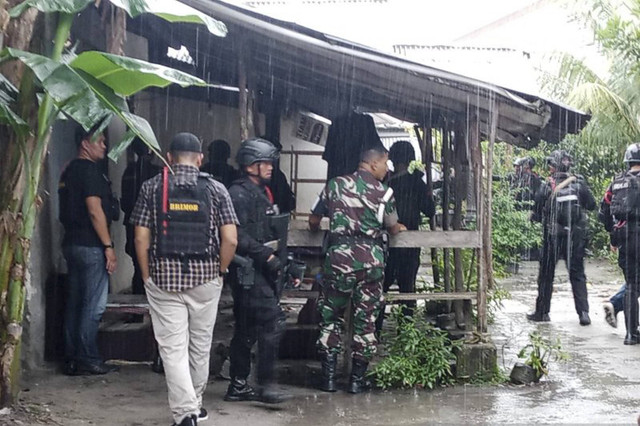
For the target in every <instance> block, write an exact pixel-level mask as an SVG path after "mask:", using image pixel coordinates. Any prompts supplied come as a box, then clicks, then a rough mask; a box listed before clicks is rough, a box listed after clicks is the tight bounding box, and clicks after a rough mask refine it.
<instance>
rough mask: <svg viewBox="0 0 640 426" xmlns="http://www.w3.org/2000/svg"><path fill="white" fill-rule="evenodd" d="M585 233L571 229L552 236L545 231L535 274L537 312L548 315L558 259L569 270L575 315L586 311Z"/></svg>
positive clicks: (587, 306) (587, 308)
mask: <svg viewBox="0 0 640 426" xmlns="http://www.w3.org/2000/svg"><path fill="white" fill-rule="evenodd" d="M585 245H586V236H585V231H584V230H583V229H581V228H573V229H572V230H570V231H569V232H567V233H565V234H561V235H553V234H551V233H549V232H547V231H546V230H545V234H544V241H543V243H542V253H541V255H540V270H539V271H538V298H537V299H536V312H537V313H539V314H548V313H549V309H550V308H551V294H552V293H553V279H554V278H555V273H556V265H557V263H558V260H560V259H564V261H565V263H566V265H567V269H568V270H569V280H570V281H571V290H572V291H573V301H574V304H575V308H576V312H577V313H578V315H580V312H589V302H588V301H587V277H586V276H585V274H584V253H585Z"/></svg>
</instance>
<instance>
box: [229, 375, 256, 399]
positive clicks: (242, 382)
mask: <svg viewBox="0 0 640 426" xmlns="http://www.w3.org/2000/svg"><path fill="white" fill-rule="evenodd" d="M224 400H225V401H257V400H258V394H257V393H256V391H255V390H253V388H252V387H251V386H249V384H248V383H247V379H241V378H239V377H234V378H233V379H231V383H229V387H228V388H227V393H226V394H225V395H224Z"/></svg>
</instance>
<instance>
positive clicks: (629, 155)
mask: <svg viewBox="0 0 640 426" xmlns="http://www.w3.org/2000/svg"><path fill="white" fill-rule="evenodd" d="M624 162H625V163H627V164H633V163H640V143H632V144H631V145H629V146H628V147H627V150H626V151H625V152H624Z"/></svg>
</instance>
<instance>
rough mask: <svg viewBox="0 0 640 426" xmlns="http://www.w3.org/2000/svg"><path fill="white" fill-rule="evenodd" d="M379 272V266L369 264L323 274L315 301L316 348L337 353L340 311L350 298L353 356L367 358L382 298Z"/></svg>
mask: <svg viewBox="0 0 640 426" xmlns="http://www.w3.org/2000/svg"><path fill="white" fill-rule="evenodd" d="M383 276H384V269H383V268H371V269H368V270H361V271H355V272H350V273H335V272H334V273H331V274H330V275H329V276H327V277H326V278H325V279H326V282H325V288H324V291H323V294H322V297H321V299H320V301H319V303H318V309H319V310H320V315H321V317H322V319H321V321H320V337H319V338H318V348H319V349H320V351H322V352H327V353H340V351H341V349H342V339H341V338H340V333H341V332H342V331H343V328H344V314H345V310H346V308H347V304H348V303H349V301H351V306H352V312H353V342H351V350H352V352H353V357H354V358H359V359H361V360H364V361H368V360H369V359H371V357H372V356H373V354H374V353H375V351H376V343H377V340H376V336H375V330H376V327H375V321H376V318H377V317H378V313H379V310H380V305H381V302H382V280H383Z"/></svg>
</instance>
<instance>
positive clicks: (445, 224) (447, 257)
mask: <svg viewBox="0 0 640 426" xmlns="http://www.w3.org/2000/svg"><path fill="white" fill-rule="evenodd" d="M441 131H442V150H441V151H442V153H441V156H442V168H443V171H444V176H443V181H442V230H443V231H447V230H449V192H450V189H451V163H450V161H451V144H450V137H449V126H448V125H447V121H446V120H445V122H444V124H443V126H442V129H441ZM443 253H444V291H446V292H447V293H448V292H450V291H451V250H450V249H448V248H445V249H443Z"/></svg>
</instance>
